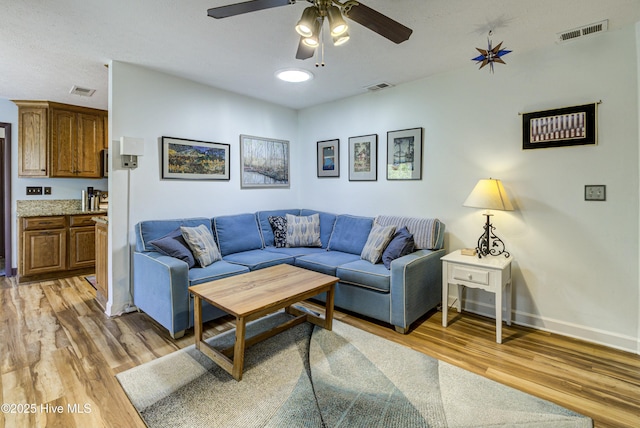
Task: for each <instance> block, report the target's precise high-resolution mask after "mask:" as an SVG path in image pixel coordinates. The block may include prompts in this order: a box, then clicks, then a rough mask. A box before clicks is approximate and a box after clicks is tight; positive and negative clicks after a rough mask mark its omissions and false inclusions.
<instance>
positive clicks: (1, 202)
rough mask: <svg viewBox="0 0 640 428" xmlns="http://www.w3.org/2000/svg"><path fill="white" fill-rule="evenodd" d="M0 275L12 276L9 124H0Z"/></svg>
mask: <svg viewBox="0 0 640 428" xmlns="http://www.w3.org/2000/svg"><path fill="white" fill-rule="evenodd" d="M0 189H2V197H1V198H0V225H2V226H1V229H0V257H1V259H0V267H1V271H0V275H4V276H7V277H10V276H13V270H12V266H13V260H12V257H11V255H12V254H11V253H12V248H11V237H12V235H11V124H10V123H6V122H0Z"/></svg>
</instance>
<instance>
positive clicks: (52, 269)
mask: <svg viewBox="0 0 640 428" xmlns="http://www.w3.org/2000/svg"><path fill="white" fill-rule="evenodd" d="M91 217H92V215H89V214H80V215H64V216H46V217H45V216H43V217H22V218H20V219H19V222H18V238H19V239H18V282H21V283H22V282H27V281H36V280H42V279H52V278H63V277H67V276H75V275H82V274H85V273H92V272H93V270H94V267H95V228H94V223H93V221H92V220H91Z"/></svg>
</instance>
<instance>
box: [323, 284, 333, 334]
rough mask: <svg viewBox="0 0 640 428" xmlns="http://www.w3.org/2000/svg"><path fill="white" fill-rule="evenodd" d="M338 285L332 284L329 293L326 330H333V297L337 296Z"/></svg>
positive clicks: (326, 305)
mask: <svg viewBox="0 0 640 428" xmlns="http://www.w3.org/2000/svg"><path fill="white" fill-rule="evenodd" d="M335 288H336V285H335V284H332V285H331V287H330V288H329V291H327V300H326V302H325V307H324V328H325V330H329V331H330V330H331V329H332V328H333V296H334V294H335Z"/></svg>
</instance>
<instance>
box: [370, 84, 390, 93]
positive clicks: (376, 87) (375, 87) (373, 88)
mask: <svg viewBox="0 0 640 428" xmlns="http://www.w3.org/2000/svg"><path fill="white" fill-rule="evenodd" d="M392 86H393V85H392V84H391V83H387V82H380V83H376V84H375V85H370V86H367V87H365V89H366V90H367V91H369V92H375V91H379V90H380V89H385V88H390V87H392Z"/></svg>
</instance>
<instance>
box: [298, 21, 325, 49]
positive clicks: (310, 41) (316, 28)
mask: <svg viewBox="0 0 640 428" xmlns="http://www.w3.org/2000/svg"><path fill="white" fill-rule="evenodd" d="M322 22H323V20H322V19H316V20H315V22H314V23H313V28H312V30H311V35H309V36H307V37H305V36H302V37H303V38H302V43H304V44H305V45H307V46H309V47H310V48H316V47H318V46H319V45H320V30H321V29H322Z"/></svg>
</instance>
